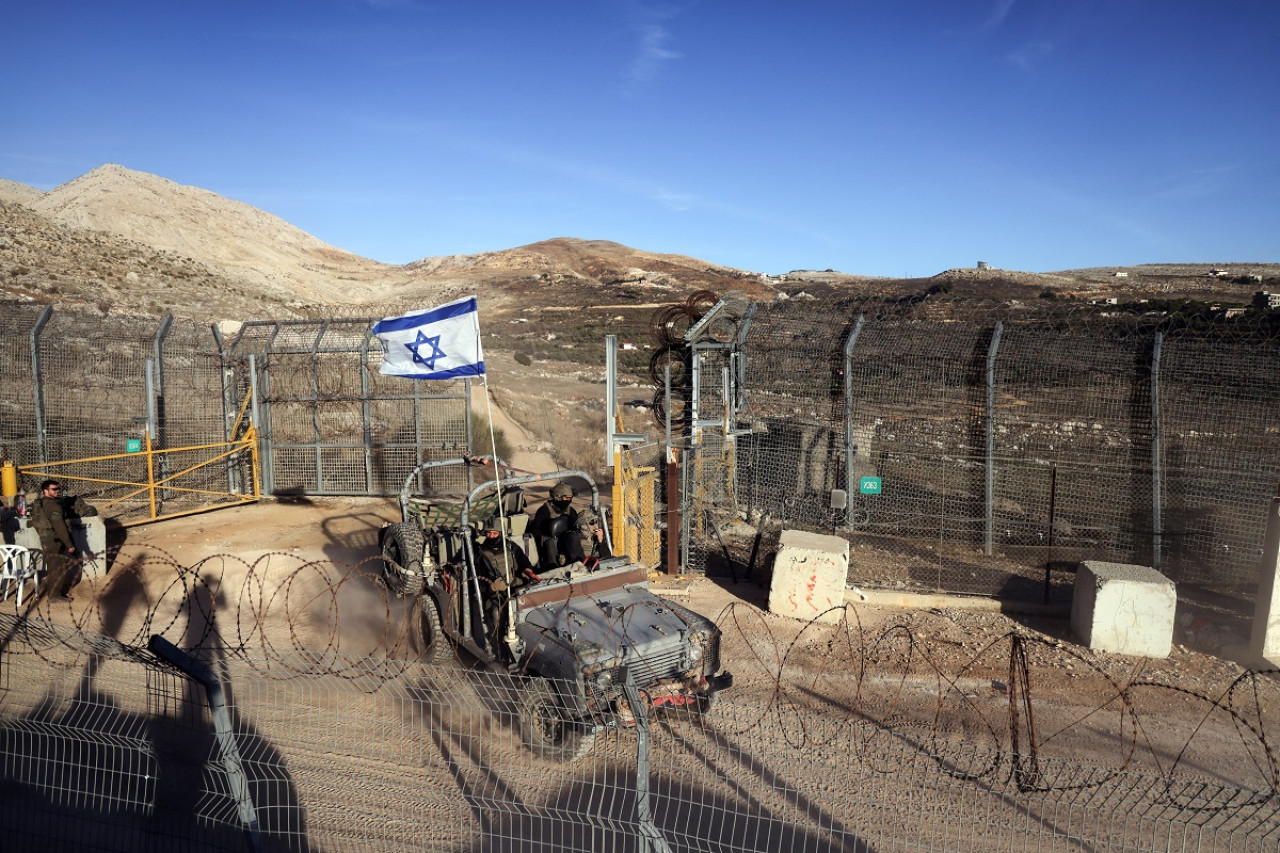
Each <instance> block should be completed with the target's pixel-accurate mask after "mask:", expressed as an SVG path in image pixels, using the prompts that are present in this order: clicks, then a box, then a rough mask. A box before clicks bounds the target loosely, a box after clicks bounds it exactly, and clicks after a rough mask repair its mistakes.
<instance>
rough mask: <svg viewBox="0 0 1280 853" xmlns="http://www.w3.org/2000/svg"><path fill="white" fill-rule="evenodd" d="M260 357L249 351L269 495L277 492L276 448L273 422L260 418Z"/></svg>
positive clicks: (252, 399) (251, 396) (265, 487)
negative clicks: (273, 446) (273, 441)
mask: <svg viewBox="0 0 1280 853" xmlns="http://www.w3.org/2000/svg"><path fill="white" fill-rule="evenodd" d="M258 395H259V389H258V358H257V356H256V355H254V354H253V353H249V401H250V403H252V404H253V411H254V422H253V426H254V429H256V430H257V431H258V442H259V445H260V446H261V448H262V451H261V452H262V491H263V493H265V494H268V495H274V494H275V493H276V472H275V462H274V456H275V454H274V450H273V449H272V446H271V424H270V423H267V424H265V425H264V424H263V423H261V422H260V421H259V420H258V414H257V412H258V399H259V396H258ZM270 412H271V408H270V406H268V407H267V413H268V414H267V417H266V419H267V421H270V420H271V415H270ZM317 473H318V472H317Z"/></svg>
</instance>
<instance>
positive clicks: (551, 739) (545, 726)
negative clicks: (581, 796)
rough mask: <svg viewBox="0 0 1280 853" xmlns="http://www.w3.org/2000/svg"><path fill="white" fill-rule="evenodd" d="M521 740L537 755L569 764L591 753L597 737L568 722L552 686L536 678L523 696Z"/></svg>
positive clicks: (521, 698) (521, 699)
mask: <svg viewBox="0 0 1280 853" xmlns="http://www.w3.org/2000/svg"><path fill="white" fill-rule="evenodd" d="M520 739H521V740H522V741H523V742H524V745H525V746H526V747H528V749H529V750H530V751H531V752H533V754H534V755H537V756H539V757H541V758H547V759H550V760H552V761H563V762H566V763H567V762H570V761H577V760H578V759H579V758H581V757H582V756H584V755H586V754H587V753H588V752H590V751H591V747H592V746H593V745H594V744H595V742H596V733H595V732H591V731H587V730H586V729H585V728H583V727H582V725H581V724H580V723H576V722H573V721H571V720H566V719H565V716H564V709H563V705H562V704H561V702H560V699H559V698H558V697H557V696H556V695H555V691H553V690H552V689H551V685H550V684H549V683H548V682H547V680H546V679H544V678H533V679H531V680H530V681H529V683H528V684H527V685H525V688H524V691H523V692H522V694H521V696H520Z"/></svg>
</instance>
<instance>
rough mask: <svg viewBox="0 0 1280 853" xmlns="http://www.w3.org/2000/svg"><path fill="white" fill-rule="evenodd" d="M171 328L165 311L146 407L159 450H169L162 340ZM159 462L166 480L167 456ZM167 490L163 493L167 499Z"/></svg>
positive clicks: (154, 348) (170, 317)
mask: <svg viewBox="0 0 1280 853" xmlns="http://www.w3.org/2000/svg"><path fill="white" fill-rule="evenodd" d="M171 328H173V314H172V313H171V312H169V311H166V312H165V314H164V317H163V318H162V319H161V320H160V328H158V329H156V336H155V340H154V341H153V342H152V358H153V359H154V361H155V376H154V384H153V386H152V389H151V391H150V392H149V395H148V398H147V399H148V405H149V406H151V407H152V411H151V412H150V413H149V414H150V416H151V438H152V441H153V443H154V444H155V445H156V447H157V448H158V449H160V450H162V451H163V450H168V449H169V409H168V406H167V405H166V403H165V385H164V340H165V338H167V337H168V336H169V330H170V329H171ZM159 462H160V478H161V479H166V480H167V479H168V477H169V454H168V453H163V454H161V456H160V459H159ZM167 495H168V490H166V492H165V496H166V497H167Z"/></svg>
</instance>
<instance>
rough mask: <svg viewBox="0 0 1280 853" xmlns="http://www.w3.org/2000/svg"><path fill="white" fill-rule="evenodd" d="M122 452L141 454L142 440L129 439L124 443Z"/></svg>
mask: <svg viewBox="0 0 1280 853" xmlns="http://www.w3.org/2000/svg"><path fill="white" fill-rule="evenodd" d="M124 452H125V453H141V452H142V439H140V438H131V439H129V440H128V441H126V442H125V443H124Z"/></svg>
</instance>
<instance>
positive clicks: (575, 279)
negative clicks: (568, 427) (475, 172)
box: [0, 164, 1280, 322]
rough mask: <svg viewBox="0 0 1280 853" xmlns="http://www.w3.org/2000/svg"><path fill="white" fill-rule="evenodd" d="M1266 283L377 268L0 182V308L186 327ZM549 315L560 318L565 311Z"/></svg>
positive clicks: (189, 205)
mask: <svg viewBox="0 0 1280 853" xmlns="http://www.w3.org/2000/svg"><path fill="white" fill-rule="evenodd" d="M1266 287H1270V289H1272V290H1280V265H1277V264H1274V263H1269V264H1219V265H1216V266H1213V265H1209V264H1205V265H1178V266H1171V265H1165V266H1162V265H1154V264H1148V265H1143V266H1139V267H1130V268H1105V269H1101V268H1099V269H1088V270H1074V271H1066V272H1060V273H1045V274H1041V273H1025V272H1017V271H1011V270H1000V269H985V268H984V269H955V270H947V271H944V272H941V273H939V274H937V275H936V276H933V277H931V278H927V279H888V278H872V277H867V276H857V275H851V274H846V273H839V272H834V271H831V270H826V271H821V272H819V271H814V270H797V271H794V272H792V273H788V274H787V275H784V276H775V277H769V276H763V275H760V274H758V273H753V272H748V271H745V270H738V269H732V268H729V267H722V266H717V265H715V264H710V263H707V262H706V261H701V260H698V259H696V258H690V257H686V256H683V255H669V254H657V253H652V252H644V251H640V250H637V249H632V248H630V247H627V246H623V245H621V244H618V243H613V242H609V241H604V240H584V239H578V238H572V237H559V238H555V239H551V240H545V241H542V242H539V243H533V244H530V245H528V246H520V247H517V248H513V249H506V250H504V251H499V252H486V253H482V254H475V255H449V256H444V257H428V258H423V259H421V260H418V261H414V262H413V263H409V264H404V265H393V264H382V263H378V262H376V261H373V260H370V259H368V258H363V257H360V256H358V255H354V254H352V253H350V252H347V251H344V250H342V249H339V248H337V247H335V246H331V245H329V244H327V243H325V242H323V241H321V240H319V239H317V238H316V237H313V236H312V235H310V234H307V233H306V232H304V231H302V230H300V229H298V228H296V227H294V226H293V225H290V224H289V223H287V222H285V221H284V220H282V219H280V218H279V217H276V216H273V215H271V214H269V213H265V212H263V211H261V210H258V209H257V208H255V207H252V206H250V205H247V204H244V203H242V202H238V201H232V200H231V199H228V198H224V197H223V196H220V195H218V194H216V193H213V192H210V191H208V190H204V189H200V188H198V187H189V186H182V185H180V184H177V183H174V182H173V181H170V180H166V179H165V178H161V177H158V176H156V175H151V174H148V173H146V172H137V171H133V170H131V169H126V168H125V167H123V166H118V165H114V164H109V165H105V166H101V167H99V168H97V169H94V170H93V171H91V172H89V173H87V174H85V175H82V176H81V177H79V178H76V179H75V180H72V181H69V182H68V183H66V184H63V185H62V186H60V187H57V188H55V189H53V190H50V191H49V192H42V191H40V190H38V189H35V188H33V187H29V186H25V185H23V184H20V183H16V182H14V181H11V180H5V179H0V299H13V300H19V301H26V302H55V303H59V304H68V305H88V306H94V307H95V308H96V309H97V310H99V311H126V312H137V313H145V314H152V315H158V314H161V313H164V312H165V311H171V312H173V313H174V314H175V315H177V316H180V317H191V318H194V319H200V320H213V319H222V318H225V317H232V318H252V317H278V318H289V317H299V316H312V317H318V316H334V315H342V316H387V315H389V314H392V313H398V312H400V311H403V310H408V309H410V308H420V307H423V306H425V305H431V304H438V303H439V302H441V301H445V300H447V299H449V298H453V297H456V296H458V295H461V294H464V293H476V294H477V295H479V297H480V299H481V303H482V307H483V308H485V309H486V311H490V312H495V311H496V312H498V313H500V314H501V313H508V312H519V313H525V312H527V311H529V310H535V309H543V308H545V309H546V310H548V311H561V312H563V311H565V310H570V311H572V310H573V309H576V308H585V307H591V306H600V307H607V306H616V307H618V308H619V309H631V310H630V312H626V311H624V312H623V313H630V314H633V315H635V316H636V317H639V316H640V315H641V314H642V313H643V312H645V311H649V312H651V311H652V309H653V308H654V307H655V306H662V305H669V304H672V303H675V302H682V301H684V300H685V299H686V298H687V297H688V296H689V295H690V294H692V293H694V292H696V291H703V290H710V291H713V292H714V293H717V294H722V293H724V292H726V291H728V290H740V291H745V292H746V293H747V294H748V295H750V296H751V297H753V298H756V299H765V300H767V299H771V298H773V297H774V296H777V295H779V294H783V293H785V294H787V295H792V296H794V295H799V294H801V293H806V294H808V295H809V296H812V297H814V298H817V299H824V300H826V299H847V298H850V297H852V298H862V297H870V298H880V297H888V298H900V297H904V296H905V297H914V296H918V295H920V294H923V293H926V292H929V293H933V292H939V291H942V292H946V293H951V294H953V295H956V296H959V295H964V296H977V297H981V298H984V299H994V300H1004V301H1016V300H1023V301H1026V300H1034V299H1037V298H1038V297H1041V296H1047V295H1053V296H1062V297H1066V298H1076V299H1085V298H1087V299H1095V298H1103V297H1110V296H1114V295H1117V294H1119V295H1122V296H1124V297H1125V298H1152V297H1157V298H1159V297H1166V298H1170V297H1179V296H1187V297H1192V298H1205V299H1226V300H1233V301H1237V302H1239V301H1245V302H1247V301H1248V299H1249V296H1250V294H1251V293H1252V291H1253V290H1256V289H1263V288H1266ZM614 313H618V312H614ZM565 321H566V322H574V320H573V319H572V315H569V316H567V317H565Z"/></svg>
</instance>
